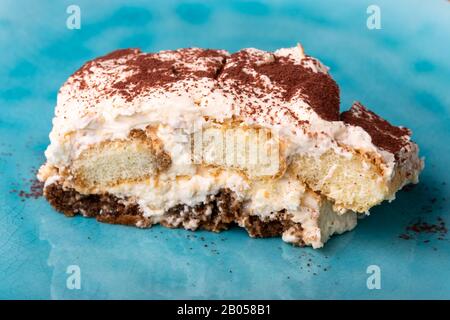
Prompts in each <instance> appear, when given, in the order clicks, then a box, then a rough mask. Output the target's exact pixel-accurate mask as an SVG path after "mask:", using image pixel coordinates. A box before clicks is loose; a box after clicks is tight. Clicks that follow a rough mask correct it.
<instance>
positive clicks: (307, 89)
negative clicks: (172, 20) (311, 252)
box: [39, 46, 423, 248]
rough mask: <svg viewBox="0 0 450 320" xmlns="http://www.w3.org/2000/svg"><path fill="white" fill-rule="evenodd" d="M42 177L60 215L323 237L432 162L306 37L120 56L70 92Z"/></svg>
mask: <svg viewBox="0 0 450 320" xmlns="http://www.w3.org/2000/svg"><path fill="white" fill-rule="evenodd" d="M55 113H56V114H55V118H54V120H53V130H52V132H51V134H50V140H51V143H50V145H49V147H48V149H47V151H46V157H47V163H46V164H45V165H44V166H42V168H41V169H40V172H39V178H40V179H41V180H42V181H45V196H46V197H47V199H48V200H49V202H50V203H51V204H52V205H53V206H54V207H55V208H56V209H57V210H59V211H61V212H64V213H65V214H66V215H69V216H72V215H76V214H82V215H84V216H93V217H96V218H97V220H99V221H103V222H109V223H119V224H128V225H135V226H138V227H148V226H151V225H153V224H156V223H160V224H162V225H165V226H168V227H183V228H186V229H190V230H195V229H197V228H203V229H207V230H212V231H220V230H223V229H227V228H228V227H229V226H230V225H233V224H237V225H239V226H241V227H244V228H245V229H247V231H248V232H249V234H250V235H251V236H255V237H267V236H282V237H283V240H285V241H287V242H291V243H294V244H298V245H312V246H313V247H314V248H318V247H321V246H322V245H323V243H324V242H325V241H326V240H327V239H328V238H329V237H330V236H331V235H332V234H334V233H342V232H344V231H347V230H351V229H352V228H353V227H354V226H355V225H356V216H357V213H358V212H359V213H362V212H366V211H368V210H369V209H370V208H371V207H372V206H374V205H376V204H379V203H380V202H382V201H383V200H385V199H393V197H394V195H395V193H396V192H397V191H398V190H399V189H400V188H401V187H402V186H404V185H405V184H407V183H410V182H412V183H416V182H417V179H418V175H419V172H420V171H421V169H422V167H423V162H422V161H421V160H420V159H419V158H418V148H417V145H416V144H414V143H413V142H411V140H410V135H411V132H410V131H409V130H408V129H406V128H402V127H395V126H392V125H390V124H389V123H388V122H386V121H385V120H383V119H381V118H380V117H379V116H377V115H375V114H374V113H372V112H371V111H368V110H367V109H366V108H364V107H363V106H362V105H361V104H360V103H355V105H354V106H353V107H352V108H351V109H350V110H349V111H347V112H344V113H342V114H341V115H340V114H339V89H338V87H337V85H336V83H335V82H334V80H333V79H332V78H331V77H330V75H329V74H328V71H327V68H326V67H325V66H323V65H322V64H321V63H320V62H319V61H318V60H316V59H314V58H312V57H310V56H307V55H305V54H304V53H303V49H302V48H301V47H300V46H297V47H294V48H289V49H280V50H277V51H275V52H273V53H272V52H266V51H261V50H257V49H243V50H241V51H239V52H236V53H233V54H229V53H228V52H226V51H223V50H204V49H198V48H192V49H180V50H175V51H161V52H159V53H142V52H140V51H139V50H138V49H127V50H119V51H115V52H112V53H110V54H108V55H106V56H103V57H100V58H97V59H95V60H92V61H89V62H88V63H86V64H85V65H84V66H83V67H81V69H79V70H78V71H76V72H75V73H74V74H73V75H72V76H71V77H70V78H69V79H68V80H67V82H66V83H65V84H64V85H63V86H62V88H61V89H60V92H59V94H58V101H57V106H56V112H55Z"/></svg>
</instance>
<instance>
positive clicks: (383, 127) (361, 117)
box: [341, 102, 411, 158]
mask: <svg viewBox="0 0 450 320" xmlns="http://www.w3.org/2000/svg"><path fill="white" fill-rule="evenodd" d="M341 120H342V121H344V122H345V123H348V124H351V125H353V126H358V127H361V128H363V129H364V130H365V131H367V133H368V134H369V135H370V137H371V138H372V143H373V144H374V145H376V146H377V147H379V148H380V149H383V150H386V151H389V152H390V153H392V154H394V155H395V156H396V158H397V157H398V153H399V151H400V150H401V149H402V148H403V147H405V146H406V145H408V144H409V143H410V141H409V137H410V136H411V131H410V130H409V129H407V128H403V127H396V126H393V125H392V124H390V123H389V122H388V121H386V120H384V119H382V118H380V117H379V116H378V115H376V114H375V113H373V112H372V111H370V110H369V109H367V108H365V107H364V106H363V105H362V104H361V103H360V102H355V103H354V104H353V105H352V107H351V108H350V110H348V111H345V112H342V114H341Z"/></svg>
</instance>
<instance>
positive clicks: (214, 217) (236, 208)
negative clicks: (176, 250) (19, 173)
mask: <svg viewBox="0 0 450 320" xmlns="http://www.w3.org/2000/svg"><path fill="white" fill-rule="evenodd" d="M44 196H45V197H46V198H47V200H48V202H49V203H50V204H51V205H52V206H53V207H54V208H55V209H56V210H57V211H59V212H62V213H64V215H66V216H68V217H73V216H76V215H78V214H80V215H83V216H85V217H92V218H96V219H97V221H100V222H105V223H111V224H123V225H129V226H138V227H142V228H146V227H151V225H152V224H153V223H152V221H151V220H150V218H146V217H144V216H143V213H142V211H141V210H140V209H139V206H138V205H137V204H134V203H133V204H126V203H125V202H124V201H121V200H120V199H119V198H117V197H115V196H113V195H110V194H103V195H95V194H90V195H83V194H80V193H78V192H77V191H75V190H74V189H66V188H63V186H62V185H61V184H58V183H54V184H51V185H49V186H47V187H46V188H45V190H44ZM207 212H209V214H206V213H207ZM277 218H278V219H277V220H273V221H262V220H261V219H260V218H259V217H256V216H250V215H248V214H245V213H243V212H242V210H241V203H240V202H239V201H237V200H236V198H235V196H234V193H233V192H231V191H230V190H228V189H222V190H220V191H219V193H217V194H216V195H211V196H208V198H207V200H206V201H205V202H203V203H202V204H199V205H196V206H193V207H189V206H186V205H178V206H175V207H173V208H171V209H169V210H168V211H167V212H166V213H165V215H164V218H163V220H162V221H160V224H161V225H163V226H165V227H169V228H183V227H185V225H184V224H188V223H192V222H193V221H194V222H196V226H197V227H196V228H190V229H191V230H195V229H197V228H198V229H204V230H209V231H215V232H220V231H222V230H227V229H229V228H230V227H231V226H233V225H235V224H236V223H237V224H239V225H240V226H241V227H244V228H245V229H246V230H247V232H248V233H249V235H250V236H251V237H256V238H263V237H276V236H280V235H281V234H282V233H283V232H284V231H286V230H288V229H290V228H292V227H293V228H294V229H295V231H296V233H297V234H298V235H301V233H302V231H303V230H302V227H301V225H300V224H298V223H294V222H292V221H291V220H289V217H288V216H287V215H286V213H285V212H279V213H278V214H277ZM299 238H301V237H299ZM297 245H303V243H297Z"/></svg>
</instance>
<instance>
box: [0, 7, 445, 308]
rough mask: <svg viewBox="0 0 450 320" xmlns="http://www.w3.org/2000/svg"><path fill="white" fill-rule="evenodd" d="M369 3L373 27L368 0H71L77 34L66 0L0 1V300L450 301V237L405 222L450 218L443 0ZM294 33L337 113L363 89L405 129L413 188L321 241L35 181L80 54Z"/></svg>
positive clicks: (362, 95)
mask: <svg viewBox="0 0 450 320" xmlns="http://www.w3.org/2000/svg"><path fill="white" fill-rule="evenodd" d="M121 2H122V3H121ZM376 2H377V4H378V6H379V8H380V13H381V29H369V28H367V24H366V21H367V19H368V17H369V16H370V13H369V14H368V13H367V11H366V10H367V7H368V6H369V5H370V4H371V3H372V2H371V1H361V0H353V1H350V0H347V1H339V6H338V5H337V2H335V1H298V0H292V1H262V0H256V1H219V0H216V1H198V0H197V1H194V0H193V1H189V2H176V1H162V0H161V1H151V2H150V1H137V0H135V1H126V3H127V4H126V5H124V4H125V1H109V2H108V4H106V3H105V4H101V5H100V4H94V2H93V1H81V0H79V1H77V4H78V6H79V7H80V9H81V29H68V28H67V27H66V19H67V18H68V17H69V14H68V13H66V9H67V7H68V6H69V5H70V4H72V3H73V1H58V2H57V3H56V2H54V1H47V2H46V3H44V1H39V2H37V1H28V2H25V1H3V2H2V5H1V10H0V56H1V58H0V70H1V71H0V107H1V116H0V139H1V140H0V181H1V183H0V298H6V299H12V298H24V299H31V298H40V299H41V298H42V299H47V298H55V299H79V298H84V299H86V298H87V299H91V298H92V299H93V298H96V299H98V298H102V299H103V298H105V299H112V298H130V299H131V298H137V299H141V298H142V299H143V298H155V299H175V298H195V299H197V298H200V299H203V298H225V299H231V298H267V299H268V298H273V299H299V298H300V299H301V298H306V299H311V298H325V299H333V298H343V299H354V298H363V299H379V298H450V246H449V244H450V242H449V236H448V235H445V234H444V233H442V234H441V233H435V232H430V233H423V232H419V233H416V232H414V231H407V230H405V228H406V227H407V226H408V225H411V224H412V223H414V222H415V221H417V219H422V221H425V222H426V223H428V224H431V225H434V224H439V223H441V222H440V221H442V222H443V223H446V224H447V225H448V224H450V204H449V200H450V199H449V198H448V197H449V194H450V170H449V165H450V144H449V142H448V141H449V140H450V130H449V126H450V117H449V114H450V95H449V91H450V59H449V57H450V34H449V30H450V3H448V1H444V0H434V1H422V0H403V1H395V2H394V1H387V0H384V1H381V0H378V1H376ZM298 41H301V42H302V44H303V45H304V47H305V50H306V52H307V53H308V54H311V55H313V56H317V57H319V58H320V59H321V60H322V61H323V62H324V63H325V64H327V65H328V66H330V67H331V73H332V74H333V76H334V77H335V78H336V80H337V81H338V83H339V84H340V87H341V92H342V108H343V109H346V108H348V107H349V105H350V104H351V103H352V101H354V100H361V101H362V102H363V103H365V104H366V105H367V106H369V107H370V108H372V109H373V110H374V111H376V112H377V113H379V114H380V115H382V116H383V117H385V118H387V119H389V120H391V121H392V122H393V123H395V124H398V125H405V126H408V127H410V128H411V129H412V130H413V131H414V139H415V141H416V142H417V143H418V144H419V145H420V147H421V154H422V155H423V156H425V158H426V168H425V171H424V172H423V174H422V176H421V183H420V184H419V185H418V186H417V187H415V188H413V189H412V190H410V191H409V192H404V191H402V192H400V193H399V194H398V196H397V200H395V201H394V202H392V203H384V204H382V205H380V206H378V207H376V208H373V210H371V214H370V216H369V217H366V218H365V219H363V220H361V221H360V222H359V226H358V227H357V228H356V229H355V230H354V231H353V232H349V233H346V234H344V235H341V236H336V237H334V238H333V239H332V240H331V241H330V242H329V243H328V244H327V245H326V246H325V248H324V249H321V250H312V249H310V248H295V247H292V246H290V245H288V244H285V243H283V242H282V241H281V240H280V239H251V238H249V237H248V236H247V234H246V233H245V231H243V230H240V229H233V230H230V231H226V232H223V233H221V234H215V233H208V232H202V231H200V232H196V233H192V232H189V231H184V230H170V229H165V228H162V227H154V228H152V229H149V230H139V229H135V228H130V227H124V226H114V225H107V224H100V223H97V222H96V221H95V220H93V219H84V218H80V217H77V218H71V219H69V218H65V217H64V216H63V215H60V214H58V213H56V212H55V211H54V210H53V209H52V208H51V207H50V206H49V204H48V203H47V202H46V201H45V200H44V199H43V198H42V197H38V198H37V199H35V198H34V197H33V195H34V193H33V192H30V190H29V189H30V187H31V186H30V184H32V181H30V179H32V178H33V176H34V172H35V170H36V169H37V168H38V167H39V165H40V164H41V163H42V162H43V161H44V156H43V152H44V150H45V148H46V146H47V144H48V142H49V141H48V133H49V131H50V129H51V119H52V115H53V112H54V105H55V103H56V94H57V90H58V89H59V87H60V86H61V84H62V83H63V82H64V81H65V80H66V79H67V77H68V76H69V75H70V74H71V73H72V72H73V71H75V70H76V69H77V68H78V67H80V66H81V65H82V63H83V62H85V61H86V60H88V59H91V58H94V57H96V56H98V55H101V54H105V53H107V52H109V51H111V50H113V49H116V48H120V47H140V48H142V49H143V50H147V51H157V50H162V49H174V48H178V47H187V46H200V47H213V48H225V49H228V50H231V51H233V50H238V49H239V48H241V47H257V48H262V49H267V50H272V49H276V48H278V47H287V46H293V45H295V44H296V43H297V42H298ZM21 191H22V192H21ZM439 218H440V219H442V220H439ZM405 233H407V234H409V235H410V236H411V237H410V239H403V238H408V236H405V235H404V234H405ZM401 235H403V236H402V237H403V238H401V237H400V236H401ZM370 266H376V267H375V269H374V270H376V271H379V273H378V272H376V273H375V275H372V274H371V273H370V271H371V270H372V269H371V268H373V267H370ZM378 268H379V269H378ZM367 271H369V273H367ZM378 275H379V279H380V283H379V285H380V286H375V288H373V284H374V283H375V284H376V281H375V282H373V281H372V280H373V277H374V276H378ZM78 276H79V278H76V277H78ZM78 280H80V281H79V282H78ZM78 284H79V289H77V288H78ZM368 284H369V286H368ZM371 284H372V285H371ZM377 288H379V289H377Z"/></svg>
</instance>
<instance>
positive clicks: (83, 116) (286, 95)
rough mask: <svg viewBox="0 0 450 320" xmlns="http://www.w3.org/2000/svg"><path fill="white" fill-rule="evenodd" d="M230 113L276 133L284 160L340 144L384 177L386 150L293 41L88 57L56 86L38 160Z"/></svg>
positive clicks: (64, 158)
mask: <svg viewBox="0 0 450 320" xmlns="http://www.w3.org/2000/svg"><path fill="white" fill-rule="evenodd" d="M230 119H239V121H242V123H244V124H247V125H261V126H264V127H268V128H270V129H271V130H273V131H274V132H277V133H278V134H279V136H280V137H281V138H282V139H283V140H285V141H286V142H287V145H288V148H287V153H286V156H287V157H289V156H291V155H294V154H298V153H303V154H310V155H314V156H319V155H321V154H322V153H323V152H325V151H327V150H329V149H333V150H335V151H336V152H338V153H341V154H343V155H346V156H349V157H351V155H352V153H351V152H349V151H348V148H346V146H348V147H350V148H352V149H356V150H359V151H362V152H371V153H373V154H376V155H379V156H380V158H381V159H382V160H383V162H384V166H385V168H384V172H385V176H386V178H387V179H390V178H391V176H392V172H393V168H394V166H395V154H394V153H393V152H392V150H389V149H383V148H380V146H379V145H376V144H374V141H373V137H372V136H371V135H370V134H369V133H368V131H367V130H364V129H363V127H361V126H360V125H358V124H356V125H353V124H351V123H348V122H347V123H346V122H345V121H341V120H340V119H339V90H338V88H337V85H336V84H335V82H334V81H333V80H332V78H331V77H330V76H329V74H328V70H327V68H326V67H325V66H324V65H323V64H322V63H320V61H318V60H317V59H314V58H312V57H310V56H307V55H305V54H304V52H303V49H302V48H301V46H298V47H294V48H284V49H279V50H277V51H275V52H273V53H272V52H266V51H262V50H258V49H253V48H250V49H243V50H241V51H239V52H237V53H234V54H229V53H228V52H226V51H222V50H204V49H198V48H192V49H180V50H175V51H161V52H159V53H150V54H146V53H142V52H140V51H139V50H138V49H127V50H119V51H115V52H113V53H111V54H109V55H107V56H104V57H100V58H97V59H95V60H92V61H90V62H88V63H86V64H85V65H84V66H83V67H82V68H81V69H80V70H78V71H77V72H75V73H74V74H73V75H72V76H71V77H70V78H69V79H68V80H67V82H66V83H65V84H64V85H63V86H62V87H61V89H60V91H59V94H58V99H57V106H56V111H55V117H54V119H53V129H52V132H51V133H50V141H51V143H50V145H49V147H48V149H47V150H46V157H47V160H48V164H50V165H54V166H56V167H59V168H64V167H68V166H69V165H70V163H71V161H72V160H73V159H75V158H76V157H77V156H78V155H79V154H80V153H81V152H82V151H83V150H84V149H85V148H87V147H88V146H89V145H91V144H94V143H98V142H101V141H104V140H113V139H125V138H126V137H127V135H128V133H129V132H130V130H132V129H143V128H145V127H146V126H148V125H154V126H159V125H167V126H170V127H172V128H177V129H180V130H182V131H184V132H185V133H191V132H193V131H195V130H196V128H197V129H198V128H201V127H202V126H204V125H208V123H209V122H223V121H226V120H230ZM167 139H170V137H169V138H167ZM166 142H167V140H164V139H163V143H166Z"/></svg>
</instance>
